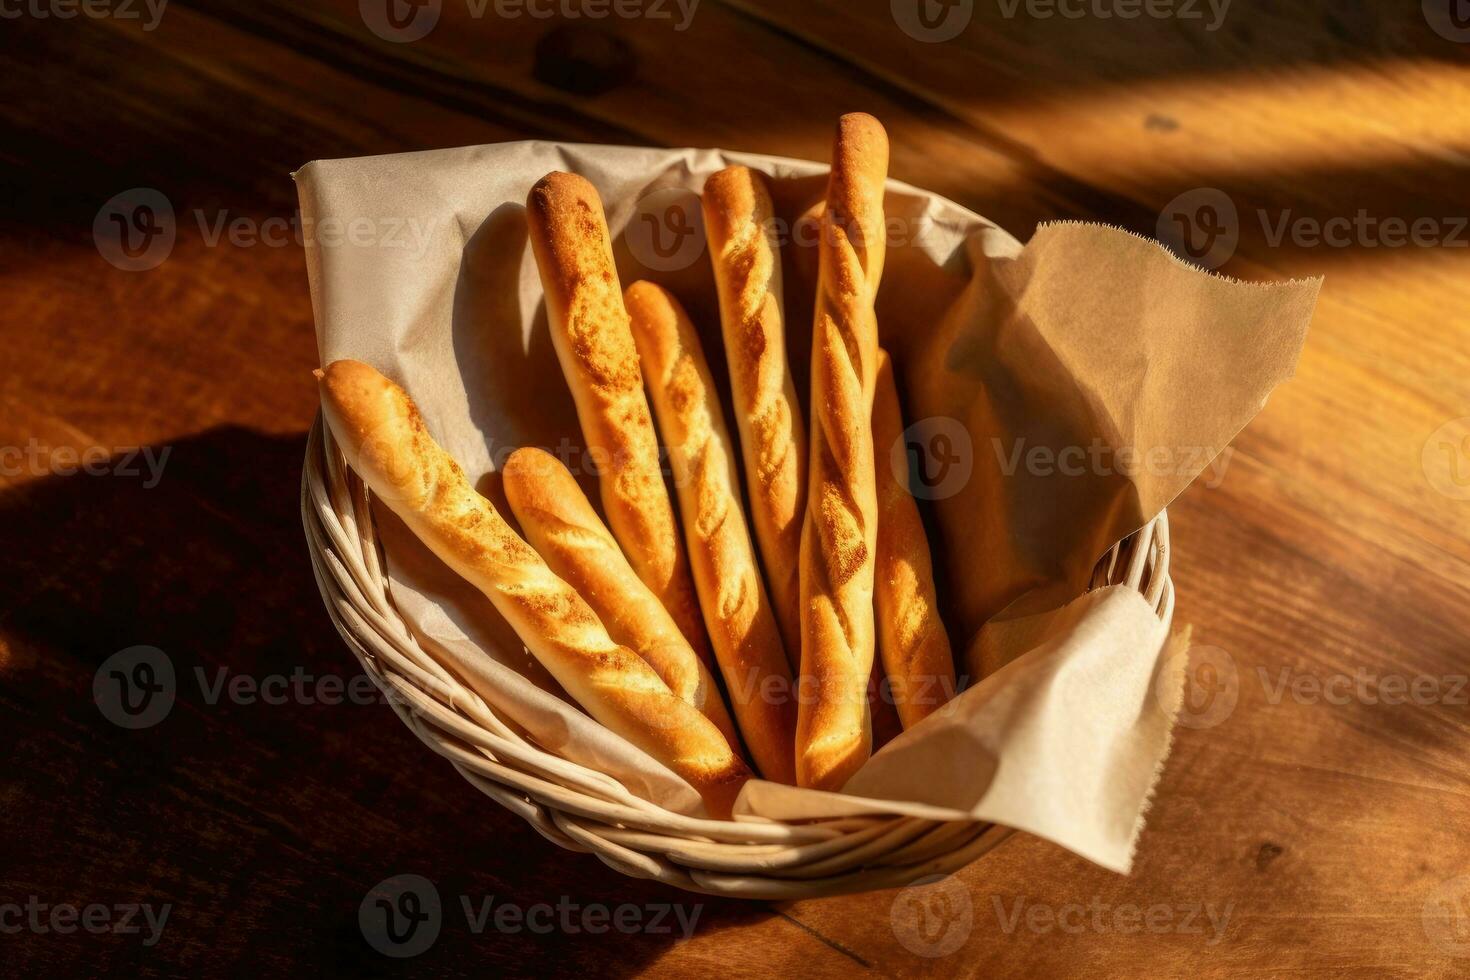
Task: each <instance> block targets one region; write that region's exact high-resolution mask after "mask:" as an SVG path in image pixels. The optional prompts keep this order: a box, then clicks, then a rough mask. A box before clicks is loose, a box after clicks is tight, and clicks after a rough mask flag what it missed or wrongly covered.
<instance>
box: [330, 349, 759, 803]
mask: <svg viewBox="0 0 1470 980" xmlns="http://www.w3.org/2000/svg"><path fill="white" fill-rule="evenodd" d="M317 378H318V379H319V382H320V387H321V394H322V406H323V409H324V412H325V415H326V418H327V423H328V424H329V425H330V426H331V429H332V434H333V435H334V436H335V437H336V439H337V443H338V445H339V446H341V448H342V452H343V455H344V456H346V458H347V463H348V465H349V466H351V467H352V469H353V470H355V471H356V472H357V474H358V476H360V477H361V478H362V479H363V480H364V481H365V482H366V483H367V485H368V486H369V487H370V488H371V489H372V491H373V493H374V494H375V495H376V496H377V497H378V499H379V500H381V501H382V502H383V503H384V504H386V505H387V506H388V508H389V509H390V510H392V511H393V512H394V513H395V514H397V515H398V516H399V517H401V518H402V519H403V521H404V523H406V524H407V525H408V527H409V528H410V529H411V530H412V531H413V532H414V533H415V534H416V535H417V536H418V538H419V540H420V541H422V542H423V543H424V544H425V545H427V546H428V548H429V549H430V550H431V551H433V552H434V554H436V555H438V556H439V558H440V559H442V560H443V561H444V562H445V563H446V564H448V565H449V566H450V567H451V568H453V569H454V570H455V571H456V572H458V573H459V574H460V575H461V576H462V577H463V578H464V579H465V580H466V581H467V582H469V583H470V584H471V585H473V586H475V587H476V588H478V589H479V590H480V591H481V592H483V593H484V594H485V595H486V596H487V597H488V598H489V599H490V601H491V602H492V603H494V604H495V608H496V609H498V610H500V613H501V615H503V616H504V617H505V618H506V620H507V621H508V622H509V623H510V625H511V627H512V628H514V629H515V631H516V634H517V635H518V636H519V637H520V638H521V640H522V642H524V643H525V644H526V647H527V648H528V649H529V650H530V651H531V653H532V654H533V655H534V656H535V657H536V659H537V660H539V661H541V663H542V664H544V665H545V666H546V669H547V670H548V671H550V672H551V675H552V676H553V677H555V678H556V679H557V681H558V682H559V683H560V684H561V685H562V687H563V688H565V689H566V691H567V693H568V694H570V695H571V696H572V697H573V698H575V699H576V701H577V703H578V704H580V705H581V706H582V707H583V708H585V709H586V710H587V712H588V713H589V714H591V715H592V717H593V718H595V719H597V720H598V721H599V722H601V723H602V724H603V725H605V726H607V727H608V728H609V729H611V730H612V731H614V732H616V733H617V734H619V735H621V736H623V737H624V738H626V739H627V740H628V741H630V742H632V743H633V744H634V745H636V746H638V747H639V748H641V749H643V750H644V751H645V752H647V753H648V754H649V755H651V756H652V757H653V758H655V759H657V760H658V761H659V762H662V763H663V764H664V765H666V766H668V767H669V768H670V769H672V770H673V771H674V772H676V773H677V774H678V775H680V776H682V777H683V778H684V779H685V780H686V781H688V783H689V784H690V785H691V786H693V787H694V788H695V789H696V790H697V791H698V792H699V794H700V795H701V796H702V797H703V798H704V802H705V808H706V809H707V810H708V811H709V812H710V814H712V815H714V816H728V815H729V813H730V807H731V805H732V803H733V802H734V800H735V796H736V795H737V794H738V793H739V792H740V787H741V786H742V785H743V784H744V782H745V781H746V780H747V779H749V778H750V771H749V770H748V769H747V768H746V766H745V764H744V763H743V762H742V761H741V760H740V757H739V756H738V755H737V754H736V753H735V751H734V750H733V749H732V748H731V747H730V744H729V743H728V742H727V741H726V740H725V737H724V736H723V735H721V734H720V731H719V729H718V728H716V727H715V724H714V723H713V722H712V721H710V720H709V719H708V718H706V717H705V716H704V715H702V714H700V713H699V712H698V711H697V710H695V708H694V707H692V706H691V705H689V704H687V703H685V702H684V701H682V700H680V699H679V698H678V697H676V696H675V695H674V693H673V692H672V691H670V690H669V687H668V685H667V684H665V683H664V682H663V681H662V680H660V679H659V676H658V674H656V673H654V670H653V668H652V667H650V666H648V664H646V663H644V661H643V659H642V658H641V657H639V656H638V655H637V654H636V653H634V652H633V651H632V650H630V649H628V648H627V647H625V646H620V645H619V644H617V643H614V642H613V641H612V638H611V637H609V636H608V634H607V630H606V629H605V628H604V627H603V625H602V621H601V620H599V619H598V618H597V614H596V613H595V612H593V611H592V609H591V607H590V606H588V605H587V603H586V602H584V601H583V600H582V597H581V596H579V595H578V594H577V593H576V591H575V590H574V589H573V588H572V587H571V586H569V585H567V584H566V583H565V582H563V581H562V580H561V579H559V578H557V577H556V576H555V575H554V574H552V572H551V569H549V568H547V567H546V563H545V562H543V561H542V560H541V559H540V557H539V556H537V554H536V552H535V551H533V550H532V549H531V546H530V545H528V544H526V542H524V541H522V540H521V539H520V537H518V536H517V535H516V533H515V532H514V531H512V530H511V529H510V527H509V526H508V525H507V524H506V523H505V521H504V519H502V518H501V516H500V514H499V513H498V512H497V511H496V510H495V507H494V505H492V504H491V503H490V501H488V500H486V499H485V498H484V497H482V496H480V495H479V494H478V493H476V492H475V490H474V488H473V487H471V486H470V484H469V481H468V480H466V479H465V476H464V473H463V472H462V471H461V470H460V468H459V465H458V464H457V463H455V461H454V460H453V459H452V458H450V456H449V454H448V453H446V452H445V451H444V449H443V448H442V447H440V446H439V445H438V444H437V443H436V442H434V440H433V438H432V437H431V436H430V435H429V433H428V430H427V429H426V428H425V426H424V423H423V420H422V419H421V418H420V416H419V413H418V409H417V408H416V407H415V406H414V404H413V402H412V401H411V400H410V399H409V397H408V395H407V394H405V393H404V391H403V389H402V388H400V387H398V386H397V385H396V384H394V383H393V382H391V381H389V380H388V379H387V378H385V377H383V376H382V375H381V374H379V373H378V372H377V371H375V370H374V369H373V368H371V367H369V366H368V365H366V364H363V363H361V362H359V361H335V362H333V363H332V364H331V365H329V366H328V367H327V369H326V371H318V372H317Z"/></svg>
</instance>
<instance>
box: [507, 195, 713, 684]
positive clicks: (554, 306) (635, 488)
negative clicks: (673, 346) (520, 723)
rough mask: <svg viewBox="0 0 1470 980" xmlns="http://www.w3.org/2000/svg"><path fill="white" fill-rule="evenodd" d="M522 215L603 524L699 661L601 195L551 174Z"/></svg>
mask: <svg viewBox="0 0 1470 980" xmlns="http://www.w3.org/2000/svg"><path fill="white" fill-rule="evenodd" d="M526 212H527V221H528V223H529V226H530V237H531V246H532V250H533V251H534V252H535V255H536V267H537V269H538V270H539V271H540V274H541V284H542V286H543V287H544V289H545V292H546V316H547V320H548V323H549V325H550V329H551V340H552V346H554V347H555V348H556V354H557V358H558V360H559V361H560V362H561V366H562V373H563V374H565V375H566V379H567V385H568V387H570V388H571V391H572V397H573V400H574V401H575V402H576V404H577V418H578V420H579V421H580V422H581V425H582V435H583V437H584V438H585V440H586V442H587V450H588V455H589V457H590V458H592V459H593V460H594V461H595V462H596V464H597V466H598V470H599V473H598V476H599V479H600V481H601V489H602V506H603V510H604V511H605V512H606V514H607V522H608V524H609V525H611V527H612V532H613V535H614V536H615V537H616V538H617V540H618V544H620V545H622V548H623V551H624V552H625V553H626V554H627V556H628V562H629V564H631V565H632V566H633V569H634V571H636V572H637V573H638V577H639V578H640V579H642V580H643V582H644V583H645V584H646V585H647V586H648V587H649V588H650V589H652V590H653V593H654V594H655V595H657V596H658V598H659V601H660V602H662V603H663V605H664V608H665V609H667V610H668V611H669V614H670V615H671V616H673V617H674V622H676V623H678V624H679V629H680V631H682V632H683V634H684V636H685V638H686V639H688V641H689V645H690V646H691V647H692V648H693V649H694V650H695V652H696V653H698V654H699V656H700V657H701V658H702V659H704V660H705V661H706V662H707V661H708V660H709V645H708V640H707V639H706V637H705V634H704V629H703V627H702V625H701V621H700V619H701V617H700V612H699V603H698V601H697V600H696V598H695V593H694V584H693V581H692V580H691V579H690V576H689V564H688V561H687V559H686V558H685V556H684V550H683V548H682V547H681V546H680V543H679V533H678V524H677V522H676V520H675V517H674V507H673V504H672V502H671V501H670V500H669V491H668V487H667V485H666V484H665V483H664V476H663V472H662V470H661V469H660V467H659V459H658V437H657V436H656V434H655V433H654V428H653V418H652V416H651V415H650V414H649V410H648V398H647V396H646V395H645V394H644V392H643V377H642V374H641V372H640V371H639V368H638V352H637V349H636V348H635V347H634V345H633V337H632V335H631V333H630V331H629V325H628V311H627V310H626V309H624V307H623V294H622V289H621V287H620V286H619V284H618V273H617V268H616V266H615V265H614V263H613V253H612V242H611V240H610V238H609V236H608V231H607V220H606V218H605V217H604V216H603V212H602V199H601V198H599V197H598V196H597V191H596V189H594V188H593V186H592V185H591V184H590V183H588V182H587V181H586V180H585V179H584V178H582V177H578V176H576V175H575V174H564V173H552V174H548V175H546V176H545V177H543V178H542V179H541V180H539V181H537V182H536V185H535V186H534V187H532V188H531V193H530V196H529V198H528V199H527V201H526Z"/></svg>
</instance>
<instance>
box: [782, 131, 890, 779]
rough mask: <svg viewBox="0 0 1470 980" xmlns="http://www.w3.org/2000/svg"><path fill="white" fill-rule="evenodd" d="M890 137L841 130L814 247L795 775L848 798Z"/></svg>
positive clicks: (866, 573) (855, 734) (858, 685)
mask: <svg viewBox="0 0 1470 980" xmlns="http://www.w3.org/2000/svg"><path fill="white" fill-rule="evenodd" d="M887 171H888V137H887V134H886V133H885V132H884V131H883V127H882V126H881V125H880V124H879V123H878V121H877V120H876V119H874V118H873V117H872V116H869V115H866V114H864V113H853V114H850V115H846V116H843V117H842V119H841V120H840V121H839V122H838V126H837V138H836V140H835V142H834V144H833V149H832V173H831V176H830V177H829V179H828V183H827V204H826V209H825V210H824V211H823V212H822V228H821V235H820V237H819V242H818V268H819V274H818V287H817V298H816V316H815V324H814V328H813V334H812V386H811V391H812V393H811V412H812V414H811V426H810V436H809V438H810V443H811V461H810V466H809V468H808V473H809V480H808V487H807V505H806V520H805V523H804V524H803V527H802V538H801V598H802V603H801V629H802V650H801V686H800V697H799V699H798V701H799V705H800V714H799V720H798V728H797V778H798V781H799V782H800V784H801V785H802V786H808V787H813V788H816V789H823V790H834V791H835V790H840V789H841V788H842V786H843V784H844V783H846V782H847V780H848V778H849V777H850V776H852V774H853V773H854V772H856V771H857V770H858V768H860V767H861V766H862V764H863V763H864V762H866V761H867V759H868V756H869V755H870V754H871V751H872V730H871V718H870V716H869V712H868V702H867V697H866V691H867V685H868V678H869V676H870V675H871V673H872V668H873V651H874V642H875V640H874V634H873V575H874V563H875V561H874V559H875V552H876V550H877V532H878V501H877V487H876V480H875V475H874V460H873V430H872V409H873V386H874V383H875V379H876V376H877V360H878V325H877V321H876V318H875V316H874V313H873V301H874V299H875V297H876V296H877V292H878V284H879V280H880V279H881V277H882V274H883V260H884V255H885V231H886V229H885V227H884V218H883V190H884V181H885V179H886V175H887Z"/></svg>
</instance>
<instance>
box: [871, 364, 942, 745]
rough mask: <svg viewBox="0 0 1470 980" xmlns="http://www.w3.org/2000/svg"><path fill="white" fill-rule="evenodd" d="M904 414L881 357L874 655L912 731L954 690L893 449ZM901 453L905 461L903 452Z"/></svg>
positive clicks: (920, 525) (923, 549) (929, 577)
mask: <svg viewBox="0 0 1470 980" xmlns="http://www.w3.org/2000/svg"><path fill="white" fill-rule="evenodd" d="M903 432H904V426H903V413H902V410H901V409H900V407H899V404H898V388H897V386H896V385H895V384H894V381H893V364H892V363H891V362H890V361H889V359H888V355H887V354H886V353H884V354H882V355H881V356H880V358H879V362H878V379H877V384H876V387H875V389H874V397H873V447H874V455H875V456H876V463H877V468H878V563H877V571H876V574H875V576H874V581H875V584H874V591H875V592H876V610H877V615H878V654H879V657H880V658H881V659H882V662H883V671H884V673H885V674H886V675H887V678H888V686H889V688H890V689H891V690H892V692H893V702H894V704H895V706H897V708H898V716H899V718H900V719H901V720H902V721H903V727H904V728H912V727H913V726H914V725H916V724H918V723H919V722H920V721H922V720H923V719H924V718H925V717H927V716H928V715H929V714H931V713H933V712H934V711H936V710H938V709H939V708H940V707H942V706H943V705H944V703H945V702H946V701H948V700H949V699H950V698H951V697H952V696H953V695H954V689H955V675H954V654H953V652H952V651H951V649H950V645H949V634H948V633H946V632H945V630H944V623H943V622H941V621H940V618H939V606H938V603H937V602H936V600H935V597H934V568H933V564H932V562H931V560H930V557H929V539H928V538H927V537H926V536H925V532H924V522H923V519H922V518H920V516H919V508H918V505H917V504H915V503H914V498H913V497H912V496H911V495H910V494H909V486H910V484H909V481H908V470H907V469H906V468H905V469H901V470H900V469H897V468H896V466H895V463H894V453H893V451H892V450H893V447H894V446H896V445H898V444H899V442H900V440H902V439H903ZM902 458H903V460H904V462H905V464H907V462H908V452H907V450H906V449H905V450H904V451H903V453H902Z"/></svg>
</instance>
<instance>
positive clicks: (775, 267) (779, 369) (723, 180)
mask: <svg viewBox="0 0 1470 980" xmlns="http://www.w3.org/2000/svg"><path fill="white" fill-rule="evenodd" d="M702 202H703V209H704V227H705V233H706V236H707V238H708V242H709V253H710V261H711V262H712V263H713V265H714V272H715V284H716V286H717V287H718V290H719V297H720V326H721V332H722V334H723V336H724V340H725V358H726V360H727V361H728V362H729V370H730V390H731V394H732V396H733V400H734V406H735V420H736V426H737V428H738V430H739V433H740V451H741V455H742V456H743V458H744V460H745V486H746V496H747V498H748V499H749V502H750V518H751V523H752V524H753V525H754V527H755V538H756V541H757V543H758V544H759V547H760V556H761V564H762V566H763V567H764V569H765V578H766V586H767V588H768V589H769V591H770V596H771V602H772V604H773V605H774V607H775V611H776V621H777V622H778V623H779V624H780V626H781V638H782V642H783V644H784V646H785V648H786V654H787V657H788V658H789V660H790V663H791V669H792V671H793V672H795V671H798V670H799V669H800V667H801V576H800V567H801V563H800V559H801V523H802V520H803V518H804V517H805V516H806V466H807V458H806V454H807V443H806V424H805V421H804V420H803V419H802V417H801V410H800V407H799V406H798V405H797V401H796V386H795V384H794V383H793V382H792V379H791V369H790V366H789V361H788V359H787V356H786V321H785V307H784V303H783V299H782V291H781V290H782V287H781V255H780V251H779V249H780V243H779V241H778V239H777V237H776V228H775V215H774V210H773V208H772V206H771V194H770V190H769V189H768V188H767V186H766V181H765V178H764V177H762V176H761V175H760V174H759V173H757V172H755V171H753V170H751V169H750V168H748V167H726V168H725V169H724V170H721V171H719V172H718V173H716V174H714V175H713V176H711V177H710V178H709V180H708V181H706V182H705V185H704V195H703V197H702Z"/></svg>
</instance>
